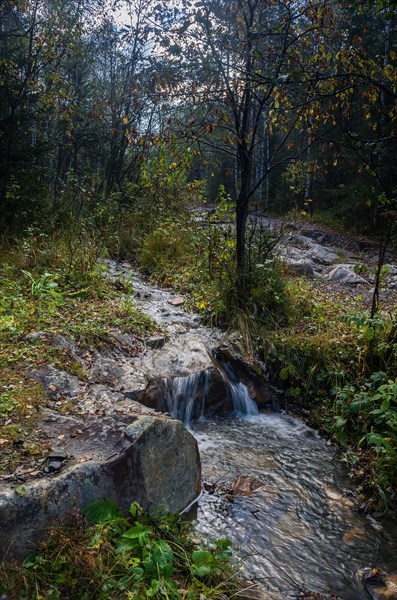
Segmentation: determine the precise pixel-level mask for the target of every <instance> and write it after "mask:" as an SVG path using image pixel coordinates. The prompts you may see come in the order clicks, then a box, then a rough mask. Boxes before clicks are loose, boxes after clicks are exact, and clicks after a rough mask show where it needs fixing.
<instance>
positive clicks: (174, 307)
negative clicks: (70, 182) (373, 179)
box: [7, 261, 397, 598]
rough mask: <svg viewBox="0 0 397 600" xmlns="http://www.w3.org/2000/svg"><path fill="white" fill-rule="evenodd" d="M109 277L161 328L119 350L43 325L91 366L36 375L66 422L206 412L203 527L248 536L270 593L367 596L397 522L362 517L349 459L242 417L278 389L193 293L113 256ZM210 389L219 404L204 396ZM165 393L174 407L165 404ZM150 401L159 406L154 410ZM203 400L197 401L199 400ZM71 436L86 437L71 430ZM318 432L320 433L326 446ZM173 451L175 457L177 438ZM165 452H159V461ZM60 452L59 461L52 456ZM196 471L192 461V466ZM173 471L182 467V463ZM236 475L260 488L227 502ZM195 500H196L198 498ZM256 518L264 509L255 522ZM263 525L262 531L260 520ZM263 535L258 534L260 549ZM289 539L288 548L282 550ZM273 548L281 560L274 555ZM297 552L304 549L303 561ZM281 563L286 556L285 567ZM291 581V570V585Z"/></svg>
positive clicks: (247, 551)
mask: <svg viewBox="0 0 397 600" xmlns="http://www.w3.org/2000/svg"><path fill="white" fill-rule="evenodd" d="M107 275H108V276H109V277H110V278H113V281H114V282H115V284H120V285H123V286H125V287H126V288H127V287H130V288H131V289H132V290H133V295H134V302H135V303H136V305H137V306H138V307H139V308H140V309H141V310H142V311H143V312H145V313H146V314H148V315H150V316H151V318H153V319H154V320H155V321H156V322H157V324H158V326H159V331H158V332H157V333H156V334H155V335H151V336H148V337H146V338H145V339H144V341H143V347H142V349H141V351H140V352H135V351H134V350H133V341H132V340H131V339H130V338H129V337H128V335H125V334H123V335H120V333H119V332H118V331H117V330H115V331H113V332H111V333H112V339H113V340H114V342H113V343H112V346H109V345H106V344H104V345H103V346H102V347H96V348H91V349H88V350H87V348H85V349H84V351H82V349H81V348H79V347H78V346H76V344H75V342H74V340H73V339H72V338H70V339H66V338H63V339H59V337H58V338H56V337H55V338H54V336H49V335H47V333H46V332H32V333H31V334H30V337H31V340H32V343H34V340H35V337H37V336H44V339H45V340H46V342H47V343H48V344H58V345H59V344H63V345H64V346H65V349H66V350H67V352H68V353H69V354H70V355H72V356H73V357H74V359H75V361H76V363H77V364H79V365H81V368H82V369H83V370H84V372H85V373H86V374H87V376H86V378H85V379H81V378H79V377H78V376H77V375H71V374H70V373H67V372H62V371H60V370H59V368H55V367H53V366H47V367H45V368H40V369H36V370H32V372H31V373H30V376H31V377H32V378H34V379H35V380H36V381H38V382H40V384H41V385H42V386H43V388H44V389H45V390H46V393H47V397H48V408H49V409H50V410H54V411H55V413H56V415H55V416H54V415H53V418H54V419H55V421H56V419H57V418H58V419H59V422H61V420H62V419H61V416H60V415H61V414H62V413H63V412H64V410H65V406H66V404H67V403H68V406H69V409H68V410H69V417H70V418H72V419H73V418H80V419H82V420H83V421H86V422H88V421H89V420H90V418H91V417H90V416H91V415H92V417H93V418H94V420H95V419H96V420H103V421H105V420H106V418H108V417H110V416H112V415H118V418H120V415H124V414H130V415H134V416H133V419H136V418H137V415H139V418H140V419H143V420H144V419H146V418H149V419H151V418H153V419H158V418H159V419H161V420H167V418H166V417H163V416H161V415H158V414H156V409H161V410H162V411H163V410H167V411H168V412H172V413H173V414H174V416H176V417H179V418H181V419H182V420H183V421H185V423H186V425H189V423H190V421H191V419H192V418H193V417H195V418H196V419H198V421H199V422H198V424H197V425H195V426H194V427H193V429H192V431H193V434H194V435H195V437H196V438H197V441H198V443H199V446H200V452H201V457H202V464H203V473H204V479H205V481H206V482H207V486H208V489H205V490H204V493H203V494H202V497H201V499H200V503H199V508H198V518H197V527H198V529H199V530H200V528H201V530H202V531H204V532H208V533H210V534H212V535H214V536H219V535H220V534H222V533H224V535H226V536H230V537H231V538H233V536H234V535H235V533H236V532H237V533H238V535H237V536H236V537H235V538H233V539H234V541H235V546H236V552H237V553H238V554H239V555H240V556H241V557H242V558H244V557H245V559H246V561H245V562H246V564H247V563H249V565H250V566H249V568H248V569H246V574H247V575H250V576H252V575H253V576H255V577H257V578H258V579H259V580H260V581H263V582H264V586H263V589H264V593H266V594H267V595H268V596H267V597H269V598H278V597H280V595H281V597H285V595H286V594H290V593H291V594H292V595H293V594H295V596H296V595H297V594H299V593H301V592H302V590H303V591H304V590H316V591H318V593H323V594H328V595H329V594H330V593H331V592H335V591H336V592H337V593H339V594H341V595H342V597H346V598H361V597H362V596H361V595H360V594H361V592H360V591H359V590H358V589H356V588H355V587H354V573H355V571H356V569H357V568H358V567H365V566H369V565H368V563H370V564H371V565H373V564H381V566H383V567H386V568H387V569H388V570H392V571H393V570H396V569H397V566H396V565H395V564H394V563H393V560H390V556H393V547H394V546H393V539H394V538H393V537H392V538H388V537H387V535H385V532H386V533H387V532H388V531H390V532H393V536H394V532H395V528H394V527H395V525H394V524H393V522H392V521H391V520H390V521H389V520H384V521H383V522H382V521H380V520H379V521H378V520H377V519H374V520H373V521H372V520H370V519H371V517H368V518H366V517H362V516H359V517H357V518H356V512H355V508H354V489H353V487H352V486H351V484H350V481H349V480H348V478H347V474H346V472H345V471H343V468H342V467H340V466H339V465H338V462H337V458H336V455H335V453H334V451H333V450H332V448H330V447H329V446H327V445H326V443H325V442H324V440H321V438H319V437H318V436H317V434H316V433H315V432H314V431H313V430H311V429H309V428H306V427H305V426H303V425H302V424H301V423H300V422H299V421H295V420H293V419H290V418H288V417H286V416H284V415H274V414H267V415H257V414H252V416H251V418H250V419H249V420H248V421H246V420H241V419H240V418H239V417H241V414H243V413H247V412H248V413H249V412H252V413H254V412H255V411H254V409H253V408H252V407H255V405H254V404H252V397H253V396H254V397H256V399H257V400H260V399H261V397H262V398H265V403H267V405H268V407H270V406H272V404H273V402H274V393H275V391H274V390H273V389H272V388H271V386H269V385H268V384H267V382H266V379H265V378H263V377H261V378H260V379H261V380H262V383H263V382H264V383H263V386H264V387H263V389H261V390H260V389H259V388H258V386H256V385H254V386H251V389H249V379H250V376H251V375H252V376H253V373H252V372H251V373H249V370H248V368H247V369H246V372H245V374H244V373H243V372H242V371H241V372H239V373H238V375H236V363H238V362H239V361H238V357H237V358H236V360H235V362H234V363H233V360H231V357H230V355H229V356H228V360H227V361H225V360H224V359H225V356H224V354H222V353H219V349H220V348H221V349H222V351H223V350H224V348H223V342H222V334H221V332H220V331H217V330H216V329H212V330H210V329H206V328H204V327H201V325H200V322H199V319H198V317H197V316H195V315H190V314H188V313H185V312H184V311H183V310H182V305H183V298H178V297H175V296H174V294H173V293H172V292H171V291H170V290H164V289H157V288H155V287H153V286H150V285H148V284H147V283H145V282H144V281H142V279H141V278H140V277H139V276H138V275H137V274H136V273H134V272H133V270H132V269H131V267H130V265H128V264H127V263H125V264H118V263H114V262H111V261H108V262H107ZM363 285H364V284H363ZM366 285H367V286H368V285H369V284H366ZM161 329H163V331H161ZM165 329H166V330H167V331H166V330H165ZM230 365H232V366H230ZM256 375H257V376H258V374H257V373H256ZM262 375H263V373H262ZM244 378H245V382H243V381H242V379H244ZM209 384H211V386H210V385H209ZM210 387H211V388H212V389H211V391H210ZM210 397H211V402H210V403H209V404H206V403H205V402H203V400H206V399H208V398H210ZM276 397H277V393H276ZM156 398H157V399H158V398H160V400H161V402H165V404H163V405H161V406H159V405H158V404H156ZM192 399H194V400H197V399H200V400H201V402H200V403H199V410H198V413H197V414H194V413H193V412H192V411H190V408H189V410H187V409H186V407H187V405H188V404H189V402H190V401H191V400H192ZM142 402H146V403H147V404H149V406H148V407H145V406H143V404H142ZM236 402H240V404H236ZM196 404H197V402H192V403H191V407H192V408H193V405H194V406H196ZM225 408H226V410H227V411H229V412H230V411H231V412H232V411H233V410H234V412H235V419H233V420H230V419H228V418H226V419H220V418H218V417H216V413H217V412H219V410H221V409H222V410H225ZM178 413H179V414H178ZM57 415H58V417H57ZM209 417H210V418H209ZM200 421H201V422H200ZM240 423H241V424H242V426H241V428H240V429H239V427H238V424H240ZM247 424H248V425H249V426H248V427H247ZM126 425H127V426H128V424H126ZM73 427H74V429H73V432H72V433H73V435H74V436H75V437H76V436H77V437H79V436H81V435H82V433H77V432H78V431H81V432H83V433H84V427H83V426H81V425H80V422H79V424H78V425H74V426H73ZM175 427H177V428H181V427H182V426H181V425H180V424H179V425H176V426H175ZM61 436H66V437H67V435H66V433H63V432H62V433H61V434H59V433H58V435H53V438H52V439H53V441H54V446H55V448H54V449H53V450H55V451H56V450H58V451H63V452H65V450H67V448H66V447H65V446H64V444H65V437H63V438H62V437H61ZM69 437H70V439H71V440H72V439H74V438H73V437H72V436H71V434H70V432H69ZM82 439H83V438H82ZM186 439H187V438H186ZM189 439H190V438H189ZM313 439H314V440H316V443H315V444H314V445H313V443H312V440H313ZM189 443H190V444H191V442H189ZM176 446H178V441H176ZM170 448H171V449H170V454H169V456H170V457H172V456H174V454H175V452H174V448H175V445H174V446H172V445H171V446H170ZM192 448H194V444H193V446H192ZM223 451H224V454H225V455H223V454H222V453H223ZM160 452H161V448H159V453H160ZM65 454H66V455H67V456H66V458H65V459H64V460H59V454H58V457H53V459H54V460H53V461H52V462H57V463H58V465H59V467H58V468H57V469H55V475H54V474H53V475H52V477H53V478H54V479H56V478H57V477H60V476H62V474H63V473H65V472H66V470H67V469H68V465H69V464H70V462H72V460H74V459H75V457H76V453H75V451H74V450H72V451H70V453H68V452H67V451H66V452H65ZM158 455H159V454H156V456H152V458H151V461H152V465H154V466H156V460H157V457H158ZM193 455H194V452H193ZM313 457H314V458H313ZM48 458H49V459H51V457H50V454H49V457H48ZM55 458H58V460H55ZM287 458H288V460H287ZM236 459H237V460H236ZM256 459H258V461H259V463H256V462H255V460H256ZM195 460H196V459H194V460H193V462H195ZM188 462H189V463H190V462H191V461H190V459H189V461H188ZM312 463H313V464H312ZM45 464H46V465H47V466H46V467H45V468H44V469H43V470H42V471H41V472H40V470H39V473H37V469H36V473H34V471H33V473H32V472H27V471H28V469H22V470H21V471H19V472H18V473H14V474H11V476H10V477H9V479H8V480H7V484H8V485H10V486H11V487H12V489H13V490H14V496H15V489H16V487H18V488H20V487H21V486H23V487H26V490H27V491H29V485H30V483H31V481H32V480H34V479H35V478H38V479H40V478H49V479H50V478H51V477H48V476H49V474H50V475H51V473H49V468H50V462H48V461H47V463H45ZM195 464H196V466H194V465H193V470H195V473H196V474H195V476H194V477H193V481H194V484H193V486H191V490H192V495H193V498H194V497H195V494H197V472H198V471H197V462H196V463H195ZM185 467H186V463H185ZM185 467H184V466H183V465H182V467H181V468H182V470H183V469H184V468H185ZM52 468H53V469H54V465H52ZM170 468H171V470H173V466H172V463H170ZM45 469H48V471H45ZM53 473H54V472H53ZM154 473H155V471H154ZM236 477H254V478H255V480H256V482H257V484H258V487H257V491H255V492H254V493H253V494H251V495H247V496H242V497H241V498H240V496H239V495H238V494H235V496H236V497H235V498H232V500H233V501H232V502H231V500H230V499H229V498H226V495H229V496H230V494H226V495H225V494H223V493H222V492H219V488H221V490H223V489H225V490H228V489H230V488H232V487H233V482H234V480H235V478H236ZM291 480H292V481H291ZM175 486H178V483H177V481H173V482H172V485H171V487H175ZM211 490H215V492H216V493H214V492H213V491H212V492H211ZM26 496H27V497H28V494H26ZM232 496H233V494H232ZM24 498H25V497H24V496H22V499H23V500H24ZM184 504H185V505H186V504H187V502H186V498H185V500H184ZM247 506H248V509H247ZM240 509H241V511H240ZM200 511H201V512H200ZM200 515H201V516H200ZM222 515H226V518H225V519H223V516H222ZM250 515H251V516H252V515H254V516H253V519H251V516H250ZM267 516H269V519H270V520H269V522H268V523H267V522H266V517H267ZM365 519H367V520H365ZM258 523H259V529H260V532H259V533H258V531H256V529H255V527H254V525H256V526H258ZM351 523H354V524H355V526H354V527H353V528H350V524H351ZM368 523H369V525H368ZM352 529H353V530H354V531H353V532H351V530H352ZM262 530H263V531H262ZM317 531H318V533H317ZM263 532H264V534H263V535H262V533H263ZM296 535H297V537H296ZM294 536H295V537H294ZM251 538H253V539H255V544H254V549H253V548H252V544H251ZM247 540H248V541H249V544H248V546H247V543H246V542H247ZM281 542H282V544H283V548H282V549H281V551H280V552H277V548H278V546H279V545H280V544H281ZM339 546H341V547H342V550H341V553H335V547H339ZM270 548H271V550H270ZM383 550H384V553H383ZM271 552H273V555H272V558H270V559H268V560H263V557H264V556H269V554H270V553H271ZM296 556H299V557H300V559H299V560H298V561H296ZM258 557H259V558H258ZM317 557H320V558H319V560H317ZM272 562H273V563H275V564H276V567H275V568H274V569H273V570H272V567H271V565H272ZM329 565H332V568H329ZM273 567H274V565H273ZM280 572H281V575H280ZM285 578H287V579H288V578H289V579H288V583H287V584H285ZM291 580H292V581H291ZM280 582H281V583H280ZM352 594H353V595H352ZM354 594H356V596H354ZM343 595H344V596H343Z"/></svg>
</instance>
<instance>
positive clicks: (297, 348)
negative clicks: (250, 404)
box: [251, 280, 397, 512]
mask: <svg viewBox="0 0 397 600" xmlns="http://www.w3.org/2000/svg"><path fill="white" fill-rule="evenodd" d="M288 289H289V293H290V294H291V298H292V300H291V311H290V321H289V323H288V325H287V326H283V327H277V328H275V329H273V330H270V329H269V328H265V329H263V328H262V329H261V328H259V329H255V330H253V329H251V332H252V333H253V336H254V337H253V342H254V349H255V351H256V352H257V353H258V355H259V356H260V357H261V359H262V360H264V361H266V364H267V367H268V370H269V371H270V373H271V377H272V380H273V382H274V384H275V385H277V387H278V388H279V389H281V390H283V394H284V397H285V404H286V406H287V407H290V408H292V409H293V410H295V411H297V412H298V413H299V414H303V415H304V417H305V418H306V419H307V418H309V419H310V420H311V422H312V423H315V424H316V425H317V426H319V427H320V428H321V429H322V430H323V431H325V432H327V433H328V435H330V436H331V437H333V438H334V440H335V441H336V442H337V443H338V444H339V445H340V447H341V449H342V450H343V451H344V456H345V459H346V461H347V462H348V464H349V465H350V467H352V473H353V474H355V475H357V477H358V478H359V480H360V485H359V490H361V492H362V498H363V501H364V503H365V504H366V510H368V511H372V510H377V511H385V510H387V511H390V512H393V511H396V510H397V495H396V489H397V396H396V393H397V380H396V373H397V321H396V320H395V318H393V315H392V314H391V315H384V314H379V313H378V314H376V315H375V317H374V318H371V317H370V312H369V310H368V309H365V308H363V307H361V305H360V299H356V300H353V299H351V300H348V299H347V298H346V296H340V295H338V293H337V292H335V293H334V294H333V296H332V297H329V296H328V295H327V294H325V293H324V292H323V291H322V290H321V288H320V287H318V286H316V284H315V283H304V282H302V281H299V280H291V282H290V284H289V288H288Z"/></svg>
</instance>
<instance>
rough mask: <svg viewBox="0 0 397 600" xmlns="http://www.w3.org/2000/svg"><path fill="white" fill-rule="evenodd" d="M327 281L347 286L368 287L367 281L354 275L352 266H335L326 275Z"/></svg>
mask: <svg viewBox="0 0 397 600" xmlns="http://www.w3.org/2000/svg"><path fill="white" fill-rule="evenodd" d="M328 279H329V280H330V281H338V282H340V283H346V284H348V285H358V284H364V285H368V281H366V279H364V277H361V275H358V274H357V273H355V271H354V265H337V266H336V267H334V268H333V269H332V271H330V272H329V273H328Z"/></svg>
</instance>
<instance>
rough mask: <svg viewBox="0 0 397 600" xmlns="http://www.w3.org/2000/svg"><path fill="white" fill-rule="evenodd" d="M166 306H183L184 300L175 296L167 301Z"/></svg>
mask: <svg viewBox="0 0 397 600" xmlns="http://www.w3.org/2000/svg"><path fill="white" fill-rule="evenodd" d="M168 304H171V306H183V305H184V304H185V298H184V297H183V296H175V298H170V299H169V300H168Z"/></svg>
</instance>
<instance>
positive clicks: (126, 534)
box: [0, 500, 252, 600]
mask: <svg viewBox="0 0 397 600" xmlns="http://www.w3.org/2000/svg"><path fill="white" fill-rule="evenodd" d="M85 514H86V516H87V517H88V518H89V519H90V520H91V522H92V521H93V522H94V524H93V525H90V526H87V523H86V520H85V519H84V518H83V516H82V515H80V514H78V513H75V514H70V515H68V516H66V517H65V518H64V521H63V522H62V523H61V524H60V525H59V526H58V527H56V528H54V529H53V530H52V531H51V533H50V535H49V537H48V538H47V539H46V540H45V541H43V542H42V543H41V544H40V545H39V547H38V548H37V551H36V553H35V554H34V555H32V556H29V557H28V558H27V559H26V560H25V561H24V563H23V564H22V565H21V564H17V563H14V564H12V563H10V562H9V561H8V562H5V561H4V562H3V563H0V593H7V594H9V598H10V599H20V600H22V599H26V600H55V599H56V600H61V599H62V600H88V599H90V600H108V598H112V599H115V600H124V599H125V600H143V599H145V598H157V599H160V598H168V599H169V600H179V599H180V600H183V599H186V600H188V599H189V600H200V599H202V598H203V597H205V598H208V599H219V600H221V599H226V598H248V597H250V596H249V593H248V592H247V593H245V591H243V590H242V589H241V587H242V586H241V583H240V585H239V584H238V582H237V577H236V572H237V569H236V566H235V565H234V564H233V561H232V552H231V548H230V545H231V544H230V542H229V541H228V540H217V541H214V542H213V543H206V542H204V541H202V540H201V541H198V540H197V539H193V538H192V536H191V534H190V526H189V525H188V524H187V523H186V522H183V521H182V519H181V517H178V516H175V515H171V514H168V515H164V514H156V515H149V514H147V513H145V512H143V511H142V509H141V508H140V506H139V505H138V504H136V503H133V504H132V505H131V508H130V513H129V515H128V516H127V517H126V516H123V515H121V514H120V513H119V511H118V509H117V505H116V504H115V503H114V502H112V501H108V500H101V501H98V502H96V503H95V504H93V505H92V506H90V507H88V509H87V510H86V511H85ZM243 587H244V586H243ZM245 587H249V586H248V584H247V585H246V586H245ZM251 587H252V586H251Z"/></svg>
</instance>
